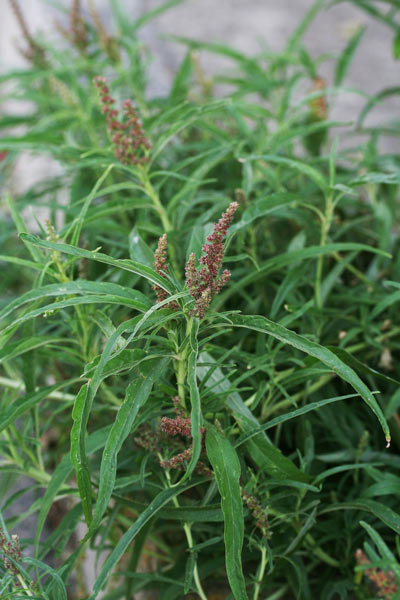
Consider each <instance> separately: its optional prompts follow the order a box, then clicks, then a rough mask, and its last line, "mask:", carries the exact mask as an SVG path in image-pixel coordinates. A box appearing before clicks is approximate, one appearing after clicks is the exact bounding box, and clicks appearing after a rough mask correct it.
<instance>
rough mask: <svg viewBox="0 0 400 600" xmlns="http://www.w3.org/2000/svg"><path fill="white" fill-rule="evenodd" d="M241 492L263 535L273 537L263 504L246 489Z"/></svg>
mask: <svg viewBox="0 0 400 600" xmlns="http://www.w3.org/2000/svg"><path fill="white" fill-rule="evenodd" d="M241 494H242V498H243V500H244V501H245V502H246V504H247V507H248V508H249V510H250V511H251V514H252V516H253V518H254V519H255V521H256V527H258V529H259V530H260V531H261V533H262V535H263V537H271V532H270V529H269V523H268V519H267V515H266V514H265V512H264V511H263V508H262V506H261V504H260V503H259V502H258V501H257V499H256V498H255V497H254V496H253V495H252V494H249V492H246V490H243V489H242V490H241Z"/></svg>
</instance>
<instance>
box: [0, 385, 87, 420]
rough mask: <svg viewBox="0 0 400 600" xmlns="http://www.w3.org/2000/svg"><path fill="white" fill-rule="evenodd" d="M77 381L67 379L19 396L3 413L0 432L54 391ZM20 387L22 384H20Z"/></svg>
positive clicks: (0, 418)
mask: <svg viewBox="0 0 400 600" xmlns="http://www.w3.org/2000/svg"><path fill="white" fill-rule="evenodd" d="M77 381H79V378H78V377H77V378H75V379H69V380H66V381H61V382H60V383H56V384H54V385H49V386H47V387H44V388H41V389H40V390H37V391H35V392H31V393H30V394H26V395H24V396H20V397H19V398H17V399H16V400H14V401H13V403H12V404H11V406H10V407H9V408H8V409H7V410H5V411H4V412H3V414H2V415H1V417H0V432H1V431H3V430H4V429H5V428H6V427H8V426H9V425H10V424H11V423H14V421H15V420H16V419H17V418H18V417H20V416H21V415H23V414H24V413H25V412H26V411H28V410H30V409H32V408H33V407H34V406H36V405H37V404H38V403H39V402H41V401H42V400H45V399H46V398H48V397H49V395H50V394H51V393H52V392H54V391H55V390H59V389H60V388H63V387H66V386H68V385H71V384H73V383H76V382H77ZM21 387H22V384H21Z"/></svg>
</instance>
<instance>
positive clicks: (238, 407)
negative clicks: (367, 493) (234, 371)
mask: <svg viewBox="0 0 400 600" xmlns="http://www.w3.org/2000/svg"><path fill="white" fill-rule="evenodd" d="M200 360H201V362H202V363H207V362H211V363H212V362H213V358H212V357H211V356H210V355H209V354H207V353H206V352H202V353H201V356H200ZM208 371H209V367H204V366H200V367H198V374H199V377H200V379H203V378H204V377H206V376H207V380H206V386H207V387H211V388H212V390H213V392H214V393H216V394H223V395H224V396H226V397H227V400H226V405H227V407H228V408H229V409H230V410H231V411H232V412H233V415H234V417H235V419H236V420H237V422H238V423H239V425H240V429H241V430H242V432H243V434H245V435H247V434H249V440H248V442H247V450H248V455H249V457H250V458H251V460H252V461H254V462H255V463H256V465H257V466H258V467H259V468H260V469H262V470H263V471H265V472H266V473H268V474H269V475H270V476H271V477H274V478H276V479H281V480H285V479H294V480H296V481H302V482H307V481H309V480H310V476H309V475H307V474H306V473H303V472H302V471H300V469H299V468H298V467H296V465H295V464H294V462H293V461H291V460H290V459H289V458H287V457H286V456H285V455H284V454H282V452H281V451H280V450H279V449H278V448H276V447H275V446H273V445H272V444H271V442H270V441H269V440H268V439H267V437H266V436H265V434H264V432H260V431H259V432H258V433H257V434H255V435H257V439H250V438H253V437H254V436H253V432H254V431H255V430H258V429H259V428H260V427H261V426H260V423H259V422H258V420H257V419H256V417H255V416H254V415H253V414H252V412H251V411H250V409H249V408H247V406H246V405H245V404H244V402H243V400H242V398H241V396H240V394H239V393H238V392H236V391H231V390H232V384H231V382H230V381H229V379H228V378H227V377H225V376H224V374H223V373H222V370H221V369H220V368H219V367H217V368H213V371H212V374H211V376H209V377H208ZM228 391H229V394H228Z"/></svg>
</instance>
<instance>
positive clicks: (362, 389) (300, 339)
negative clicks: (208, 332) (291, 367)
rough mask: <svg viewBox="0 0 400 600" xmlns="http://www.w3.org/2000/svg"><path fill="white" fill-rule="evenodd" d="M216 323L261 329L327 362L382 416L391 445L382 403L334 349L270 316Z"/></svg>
mask: <svg viewBox="0 0 400 600" xmlns="http://www.w3.org/2000/svg"><path fill="white" fill-rule="evenodd" d="M216 323H219V324H221V325H224V326H227V325H228V326H230V327H232V326H233V327H243V328H245V329H253V330H255V331H261V332H263V333H266V334H268V335H271V336H272V337H274V338H276V339H278V340H280V341H281V342H283V343H284V344H289V345H290V346H293V347H294V348H297V349H298V350H301V351H302V352H305V353H306V354H309V355H310V356H314V357H315V358H318V360H320V361H321V362H322V363H324V364H325V365H327V366H328V367H329V368H330V369H331V370H332V371H334V372H335V373H337V375H339V376H340V377H341V378H342V379H344V380H345V381H347V382H348V383H349V384H350V385H351V386H352V387H353V388H354V389H355V390H356V391H357V392H358V393H359V394H360V396H361V398H362V399H363V400H364V402H365V403H366V404H367V405H368V406H369V408H370V409H371V410H372V412H373V413H374V414H375V415H376V417H377V418H378V420H379V422H380V424H381V427H382V429H383V432H384V434H385V437H386V441H387V444H388V445H389V444H390V431H389V426H388V424H387V422H386V419H385V417H384V415H383V412H382V410H381V408H380V406H379V404H378V403H377V401H376V400H375V398H374V397H373V395H372V392H371V391H370V390H369V389H368V387H367V386H366V385H365V383H363V382H362V381H361V379H360V378H359V376H358V375H357V374H356V373H355V372H354V371H353V369H352V368H351V367H349V366H348V365H346V364H345V363H344V362H343V361H341V360H340V358H339V357H338V356H336V355H335V354H334V353H333V352H332V351H331V350H329V349H328V348H324V346H321V345H320V344H317V343H316V342H312V341H311V340H309V339H307V338H306V337H304V336H302V335H299V334H297V333H294V331H290V329H286V327H283V326H282V325H280V324H279V323H274V322H273V321H270V320H269V319H267V318H266V317H261V316H251V315H249V316H247V315H239V314H233V315H229V321H228V322H227V320H226V318H222V317H220V318H217V319H216V320H215V321H214V324H216Z"/></svg>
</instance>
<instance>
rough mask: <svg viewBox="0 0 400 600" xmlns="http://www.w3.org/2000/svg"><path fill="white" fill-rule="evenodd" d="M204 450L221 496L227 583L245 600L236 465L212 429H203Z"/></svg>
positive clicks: (237, 598) (224, 441)
mask: <svg viewBox="0 0 400 600" xmlns="http://www.w3.org/2000/svg"><path fill="white" fill-rule="evenodd" d="M206 449H207V456H208V458H209V460H210V463H211V466H212V468H213V471H214V474H215V478H216V480H217V485H218V490H219V493H220V495H221V508H222V512H223V513H224V524H225V530H224V540H225V562H226V572H227V575H228V581H229V584H230V586H231V590H232V593H233V596H234V598H235V600H246V599H247V597H248V596H247V593H246V584H245V580H244V576H243V571H242V546H243V535H244V523H243V504H242V497H241V494H240V485H239V479H240V473H241V469H240V462H239V459H238V457H237V454H236V452H235V450H234V448H233V447H232V445H231V444H230V442H229V441H228V440H227V439H226V438H225V437H224V436H222V435H221V434H220V433H218V431H217V429H216V428H215V427H213V426H210V427H208V428H207V434H206Z"/></svg>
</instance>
